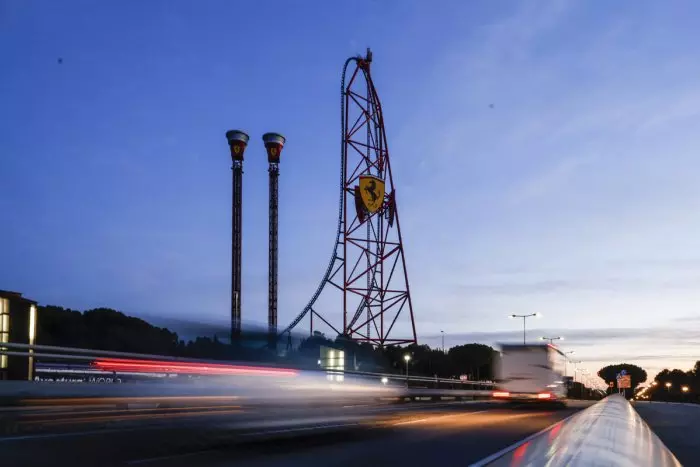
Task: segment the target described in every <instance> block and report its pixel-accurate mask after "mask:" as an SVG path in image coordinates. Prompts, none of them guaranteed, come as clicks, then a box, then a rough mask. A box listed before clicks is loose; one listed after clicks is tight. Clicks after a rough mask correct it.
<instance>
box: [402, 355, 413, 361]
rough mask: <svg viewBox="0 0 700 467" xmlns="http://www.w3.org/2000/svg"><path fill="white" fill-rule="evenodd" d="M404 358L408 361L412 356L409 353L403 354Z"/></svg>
mask: <svg viewBox="0 0 700 467" xmlns="http://www.w3.org/2000/svg"><path fill="white" fill-rule="evenodd" d="M403 359H404V360H406V361H407V362H408V361H409V360H411V356H410V355H409V354H406V355H404V356H403Z"/></svg>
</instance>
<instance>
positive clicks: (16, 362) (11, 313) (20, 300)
mask: <svg viewBox="0 0 700 467" xmlns="http://www.w3.org/2000/svg"><path fill="white" fill-rule="evenodd" d="M36 304H37V302H35V301H34V300H29V299H28V298H25V297H23V296H22V294H21V293H19V292H10V291H7V290H0V351H9V352H26V351H25V350H18V349H9V348H8V347H3V346H2V344H6V343H8V342H9V343H13V344H29V345H34V341H35V339H36V326H37V311H36ZM8 379H11V380H32V379H34V358H33V357H27V356H16V355H6V354H0V380H8Z"/></svg>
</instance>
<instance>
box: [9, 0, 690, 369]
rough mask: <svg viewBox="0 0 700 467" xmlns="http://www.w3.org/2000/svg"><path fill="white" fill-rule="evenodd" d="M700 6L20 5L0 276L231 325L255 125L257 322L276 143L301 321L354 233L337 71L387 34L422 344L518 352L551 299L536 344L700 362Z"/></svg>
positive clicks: (36, 288) (47, 300) (248, 264)
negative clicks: (231, 140)
mask: <svg viewBox="0 0 700 467" xmlns="http://www.w3.org/2000/svg"><path fill="white" fill-rule="evenodd" d="M698 17H700V4H699V3H697V2H692V1H674V2H654V1H637V2H632V1H626V2H614V3H611V2H602V1H590V2H588V1H532V2H489V1H483V2H463V1H440V2H428V1H405V0H394V1H389V0H387V1H379V0H376V1H359V2H328V1H321V0H318V1H311V0H308V1H295V2H291V1H290V2H282V1H277V2H273V1H254V2H253V1H249V2H248V1H246V2H244V1H214V0H207V1H201V2H194V1H180V0H169V1H156V0H149V1H119V2H116V1H112V2H109V1H108V2H93V1H63V2H54V1H20V0H4V1H0V58H1V59H2V68H1V69H0V112H1V116H2V122H3V124H2V125H1V126H0V174H1V180H2V182H1V183H0V211H1V212H3V213H5V215H6V217H5V218H4V221H3V225H2V228H0V245H2V250H1V251H2V254H1V257H2V267H0V289H9V290H18V291H22V292H24V293H25V294H26V295H28V296H30V297H32V298H35V299H37V300H39V301H40V302H41V303H43V304H57V305H61V306H66V307H72V308H77V309H86V308H92V307H97V306H109V307H113V308H117V309H120V310H122V311H124V312H126V313H129V314H136V315H140V316H146V317H161V318H164V317H168V318H176V319H183V320H192V321H206V322H212V323H223V324H226V323H228V320H229V293H230V229H231V226H230V225H231V220H230V214H231V209H230V203H231V180H230V175H231V172H230V158H229V155H228V147H227V144H226V140H225V137H224V133H225V131H226V130H228V129H231V128H239V129H243V130H246V131H247V132H248V133H249V134H250V135H251V144H250V146H249V148H248V150H247V152H246V161H245V175H244V233H243V239H244V240H243V242H244V252H243V262H244V265H243V266H244V280H243V283H244V284H243V286H244V291H243V293H244V296H243V297H244V298H243V313H244V320H249V321H256V322H259V323H262V322H264V321H265V320H266V313H267V202H268V200H267V164H266V159H265V153H264V149H263V147H262V142H261V135H262V134H263V133H264V132H267V131H277V132H280V133H282V134H284V135H285V136H286V137H287V146H286V147H285V150H284V153H283V161H282V163H281V177H280V199H281V200H280V256H279V258H280V277H279V281H280V306H279V314H280V318H279V321H280V324H281V325H282V324H286V323H287V322H288V321H290V320H291V319H292V318H293V317H294V316H295V315H296V314H297V313H298V311H300V310H301V308H302V307H303V306H304V305H305V304H306V302H307V300H308V298H309V297H310V295H311V293H312V292H313V291H314V290H315V287H316V285H317V283H318V281H319V280H320V278H321V276H322V273H323V271H324V269H325V267H326V264H327V261H328V257H329V254H330V252H331V248H332V246H333V240H334V229H335V223H336V218H335V216H336V213H337V192H338V186H337V184H338V180H337V178H338V170H339V147H340V128H339V102H340V96H339V90H340V71H341V67H342V64H343V61H344V60H345V58H347V57H348V56H350V55H356V54H358V53H363V52H364V50H365V48H366V47H368V46H369V47H371V48H372V50H373V53H374V64H373V70H372V72H373V77H374V81H375V84H376V85H377V87H378V91H379V95H380V97H381V99H382V103H383V107H384V114H385V119H386V126H387V134H388V138H389V148H390V153H391V160H392V168H393V171H394V179H395V181H396V185H397V194H398V202H399V212H400V215H401V228H402V234H403V238H404V241H405V251H406V256H407V262H408V271H409V276H410V281H411V291H412V295H413V301H414V311H415V314H416V324H417V329H418V333H419V340H420V341H421V342H422V343H427V344H429V345H431V346H435V345H439V343H440V340H439V339H440V338H439V336H440V330H445V332H446V343H447V344H448V345H455V344H460V343H464V342H467V341H469V342H472V341H479V342H484V343H487V344H493V343H494V342H497V341H502V340H513V339H519V338H520V329H521V328H520V323H519V322H516V321H509V320H508V319H507V318H506V316H507V315H508V314H511V313H533V312H540V313H542V314H543V315H544V317H543V318H542V319H541V320H539V321H537V322H534V321H530V322H529V323H528V324H529V326H530V327H531V328H533V331H532V332H531V333H530V335H531V337H535V336H537V335H541V334H549V335H551V334H561V335H564V336H565V337H566V338H567V340H566V341H565V342H564V343H563V344H565V345H564V347H566V348H567V349H574V350H576V352H577V354H578V357H579V359H581V360H584V361H586V365H587V366H588V367H589V368H590V370H591V371H593V370H596V369H597V368H599V367H600V365H601V364H603V363H610V362H611V363H616V362H619V361H628V362H630V363H637V364H640V365H641V366H643V367H645V368H647V369H648V370H649V371H650V372H652V374H654V373H655V372H657V371H658V370H659V369H661V368H663V367H667V366H671V367H674V366H675V367H680V368H691V367H692V365H693V363H694V361H695V360H697V359H699V358H700V355H699V353H698V350H697V349H698V348H700V312H699V311H698V304H700V287H698V286H699V285H700V215H699V214H698V213H700V157H699V156H698V149H699V148H700V144H699V143H698V135H700V133H699V132H698V127H699V125H700V83H698V79H697V77H698V76H700V61H698V60H697V50H696V49H697V44H698V43H700V29H698V28H697V21H696V19H697V18H698ZM59 58H61V59H62V63H59V62H58V59H59ZM328 293H329V294H331V296H330V298H328V299H327V300H328V301H327V302H326V306H327V307H328V308H327V309H326V310H327V311H325V312H324V314H326V315H329V316H330V317H331V318H332V319H334V320H335V321H336V322H338V321H339V320H340V319H341V314H340V311H335V310H332V308H333V307H337V308H336V309H337V310H339V309H340V308H339V306H340V295H339V294H335V295H333V293H332V292H328ZM398 326H400V328H401V329H404V330H405V331H406V333H408V326H407V323H406V322H404V323H402V324H400V325H398Z"/></svg>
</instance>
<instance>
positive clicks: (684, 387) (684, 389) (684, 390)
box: [681, 385, 690, 392]
mask: <svg viewBox="0 0 700 467" xmlns="http://www.w3.org/2000/svg"><path fill="white" fill-rule="evenodd" d="M681 391H683V392H688V391H690V388H689V387H688V386H685V385H684V386H681Z"/></svg>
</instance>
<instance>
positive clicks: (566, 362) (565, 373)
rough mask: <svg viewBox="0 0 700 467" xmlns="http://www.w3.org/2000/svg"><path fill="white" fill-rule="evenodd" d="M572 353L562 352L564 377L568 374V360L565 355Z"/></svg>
mask: <svg viewBox="0 0 700 467" xmlns="http://www.w3.org/2000/svg"><path fill="white" fill-rule="evenodd" d="M574 353H576V352H575V351H574V350H569V351H568V352H564V376H568V373H569V358H568V357H567V355H571V354H574Z"/></svg>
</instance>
